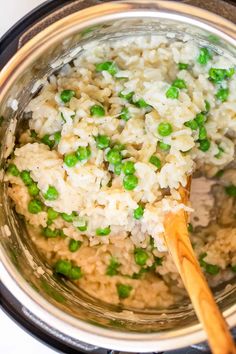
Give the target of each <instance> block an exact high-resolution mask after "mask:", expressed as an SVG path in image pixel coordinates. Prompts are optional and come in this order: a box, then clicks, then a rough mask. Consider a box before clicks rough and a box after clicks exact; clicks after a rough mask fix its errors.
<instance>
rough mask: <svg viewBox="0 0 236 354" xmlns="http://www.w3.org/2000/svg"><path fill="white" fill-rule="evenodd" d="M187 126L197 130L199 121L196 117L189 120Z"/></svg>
mask: <svg viewBox="0 0 236 354" xmlns="http://www.w3.org/2000/svg"><path fill="white" fill-rule="evenodd" d="M184 125H185V127H188V128H190V129H192V130H197V129H198V123H197V122H196V120H195V119H192V120H189V121H188V122H185V123H184Z"/></svg>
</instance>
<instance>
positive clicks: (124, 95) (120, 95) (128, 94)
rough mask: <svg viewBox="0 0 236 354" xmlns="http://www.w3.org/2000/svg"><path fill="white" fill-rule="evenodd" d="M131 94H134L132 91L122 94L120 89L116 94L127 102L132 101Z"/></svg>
mask: <svg viewBox="0 0 236 354" xmlns="http://www.w3.org/2000/svg"><path fill="white" fill-rule="evenodd" d="M133 95H134V92H133V91H132V92H129V93H126V94H124V93H122V91H120V92H119V94H118V96H119V97H120V98H123V99H125V100H127V101H128V102H132V98H133Z"/></svg>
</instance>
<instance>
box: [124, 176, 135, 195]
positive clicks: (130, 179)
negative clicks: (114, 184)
mask: <svg viewBox="0 0 236 354" xmlns="http://www.w3.org/2000/svg"><path fill="white" fill-rule="evenodd" d="M137 185H138V178H137V177H136V176H135V175H129V176H125V177H124V179H123V186H124V188H125V189H126V190H127V191H132V190H133V189H135V188H136V187H137Z"/></svg>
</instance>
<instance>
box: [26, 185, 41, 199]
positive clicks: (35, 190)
mask: <svg viewBox="0 0 236 354" xmlns="http://www.w3.org/2000/svg"><path fill="white" fill-rule="evenodd" d="M28 191H29V195H31V196H32V197H36V196H37V195H38V194H39V188H38V186H37V183H35V182H34V183H32V184H30V185H29V186H28Z"/></svg>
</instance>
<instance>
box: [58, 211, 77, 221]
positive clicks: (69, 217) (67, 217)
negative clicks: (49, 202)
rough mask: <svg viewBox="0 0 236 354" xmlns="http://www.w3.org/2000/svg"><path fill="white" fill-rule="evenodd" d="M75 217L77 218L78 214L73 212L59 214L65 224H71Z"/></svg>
mask: <svg viewBox="0 0 236 354" xmlns="http://www.w3.org/2000/svg"><path fill="white" fill-rule="evenodd" d="M76 216H78V214H77V213H76V212H75V211H73V212H72V213H71V214H66V213H61V217H62V219H63V220H65V221H67V222H73V221H74V218H75V217H76Z"/></svg>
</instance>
